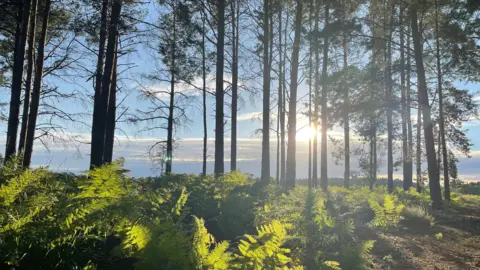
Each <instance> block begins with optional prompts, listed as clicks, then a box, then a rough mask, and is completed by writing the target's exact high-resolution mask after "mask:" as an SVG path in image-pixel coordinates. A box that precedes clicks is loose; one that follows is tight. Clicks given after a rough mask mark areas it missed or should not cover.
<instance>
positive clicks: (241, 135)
mask: <svg viewBox="0 0 480 270" xmlns="http://www.w3.org/2000/svg"><path fill="white" fill-rule="evenodd" d="M150 13H151V12H150ZM150 13H149V15H147V20H150V21H154V20H155V19H154V18H152V17H151V16H154V15H150ZM149 16H150V17H149ZM136 49H137V51H136V52H134V53H131V54H129V55H126V56H124V57H122V58H121V59H120V61H119V63H120V65H122V66H123V67H124V68H123V70H124V71H123V73H122V74H121V77H123V78H124V79H123V80H122V82H121V84H122V96H124V95H128V98H126V99H125V101H124V102H123V103H122V107H123V108H128V112H129V113H133V112H135V111H136V110H138V109H145V108H146V107H147V106H148V103H146V101H145V100H144V99H142V98H141V97H140V95H139V91H138V90H139V88H140V87H139V84H142V85H143V86H146V87H149V88H162V87H166V85H165V84H163V83H156V82H145V81H143V80H142V74H146V73H151V72H155V70H156V67H157V66H158V62H156V60H155V59H154V58H153V57H152V55H151V54H150V53H147V51H146V50H147V49H146V48H145V47H144V46H142V45H138V46H136ZM240 57H241V61H243V64H245V63H247V64H251V63H252V62H253V63H254V62H255V61H254V60H252V59H250V58H249V57H245V56H244V57H242V55H240ZM80 62H81V63H82V65H83V66H87V67H91V68H93V67H94V63H95V58H94V57H92V55H86V56H85V57H82V59H80ZM127 63H134V64H135V65H134V66H133V67H130V68H128V69H127V68H126V66H127ZM76 72H78V69H77V70H73V71H69V72H67V73H68V74H64V75H60V76H55V77H53V76H52V77H49V78H47V79H46V80H47V83H49V84H55V85H56V86H58V87H59V89H60V91H64V92H71V91H78V92H81V93H83V95H85V96H88V95H93V87H92V83H91V81H90V80H87V79H86V78H85V76H75V73H76ZM226 76H227V80H228V79H229V77H228V75H226ZM257 79H258V80H257V81H260V78H257ZM257 81H254V82H253V83H254V84H257V85H256V87H259V86H261V85H258V82H257ZM197 83H199V81H198V80H197ZM250 83H252V82H250ZM209 86H210V87H211V88H213V86H214V81H213V78H211V77H210V82H209ZM457 86H458V87H460V88H466V89H469V91H471V92H475V93H476V92H477V91H478V90H480V85H479V84H473V83H467V84H463V83H458V85H457ZM178 87H179V89H183V88H185V87H183V86H178ZM182 87H183V88H182ZM184 90H185V91H186V90H187V89H184ZM0 91H1V92H0V93H2V95H1V96H2V97H1V98H0V102H8V99H9V90H8V89H6V88H4V89H0ZM307 91H308V89H307V86H306V85H305V84H304V83H302V84H300V89H299V95H298V96H299V97H302V96H304V95H305V94H306V93H307ZM185 93H190V94H191V95H192V99H191V100H190V101H189V106H188V115H189V121H188V122H187V123H185V124H184V125H182V126H181V127H179V128H178V129H177V131H176V133H175V137H176V138H177V142H176V148H175V150H174V160H173V172H175V173H200V172H201V169H202V145H203V141H202V138H203V122H202V112H201V106H200V96H199V93H198V92H197V93H195V92H192V91H190V92H189V91H186V92H185ZM225 98H226V99H227V100H228V99H230V96H228V95H227V96H226V97H225ZM241 98H242V101H241V102H240V104H239V105H240V110H239V112H238V113H239V115H238V121H239V123H238V126H239V130H238V159H237V164H238V168H239V169H240V170H241V171H242V172H245V173H252V174H254V175H257V176H259V174H260V164H261V145H262V142H261V136H260V134H258V133H257V132H256V131H257V130H258V129H259V128H261V111H262V101H261V95H260V94H256V95H253V94H251V93H245V92H244V93H242V94H241ZM55 106H57V107H58V108H59V109H62V110H65V111H69V112H76V113H79V114H84V116H83V117H82V118H81V123H68V124H67V123H63V124H64V126H63V127H64V129H63V131H61V132H59V134H58V135H59V136H60V137H63V138H75V141H74V142H72V141H68V140H67V141H63V140H54V141H53V140H47V141H45V142H44V143H45V144H42V143H41V142H40V141H38V140H37V141H36V142H35V145H34V153H33V159H32V166H33V167H41V166H48V167H49V168H50V169H51V170H54V171H62V172H73V173H81V172H84V171H85V170H86V169H88V166H89V160H90V157H89V152H90V145H89V144H88V143H89V140H90V123H91V116H90V114H91V111H92V108H93V106H91V105H89V104H84V103H82V102H78V100H61V101H60V102H56V103H55ZM207 106H208V109H209V111H208V112H207V114H208V123H207V124H208V137H209V139H208V163H207V165H208V166H207V170H208V172H209V173H212V172H213V155H214V139H213V136H214V124H215V123H214V114H215V112H214V107H215V106H214V98H213V96H211V97H209V98H208V102H207ZM299 106H300V105H299ZM225 110H226V112H228V110H229V107H228V106H226V107H225ZM228 115H230V113H229V112H228V113H227V116H228ZM412 115H415V113H413V112H412ZM272 117H273V118H274V119H275V117H276V115H272ZM47 121H48V119H45V118H43V119H41V121H40V122H47ZM307 124H308V121H307V119H306V118H305V116H303V115H299V116H298V119H297V128H298V132H297V177H298V178H306V177H307V175H308V138H309V136H311V135H312V131H311V130H310V129H309V128H308V127H307ZM144 127H145V126H135V125H132V124H130V123H126V122H123V123H119V126H118V128H119V129H118V130H117V133H116V135H117V136H116V141H115V148H114V158H120V157H123V158H125V161H126V162H125V168H126V169H128V170H130V175H132V176H135V177H144V176H155V175H158V174H159V173H160V170H159V168H158V165H156V164H154V163H152V160H151V158H150V156H149V154H148V151H149V148H150V147H151V146H152V145H153V144H155V143H156V142H158V141H159V140H162V139H164V138H165V137H166V133H165V131H162V130H155V131H150V132H139V130H141V129H142V128H144ZM465 127H466V128H468V130H469V131H468V133H467V134H468V137H469V138H470V139H471V140H472V143H473V151H472V154H471V156H472V157H471V158H470V159H468V158H464V157H460V162H459V164H458V167H459V174H460V178H461V179H462V180H480V166H478V164H480V121H479V120H472V121H469V122H468V123H465ZM6 130H7V128H6V122H0V149H5V148H4V147H5V137H6ZM328 134H329V136H330V137H333V138H337V139H342V138H343V131H342V129H341V128H339V127H334V128H333V129H332V130H329V132H328ZM225 137H226V141H225V159H226V160H225V169H226V170H227V171H228V170H229V168H230V139H229V138H230V128H229V126H228V125H227V127H226V134H225ZM319 137H320V136H319ZM270 143H271V147H270V150H271V153H270V154H271V164H270V165H271V174H272V176H275V172H276V154H277V153H276V147H277V141H276V136H275V134H273V133H272V137H271V142H270ZM319 145H320V142H319ZM395 146H396V149H397V151H395V153H396V155H395V159H400V158H401V156H400V155H401V149H400V143H399V142H395ZM355 147H362V145H361V144H360V143H359V140H358V138H355V137H353V138H352V148H355ZM328 149H329V155H328V156H329V160H328V165H329V166H328V174H329V176H330V177H342V176H343V163H342V161H338V162H336V161H335V160H334V158H333V157H332V155H331V154H332V152H333V151H334V146H333V144H332V143H331V142H330V141H329V143H328ZM2 151H3V150H2ZM385 157H386V153H385V149H380V160H381V161H380V164H379V175H384V174H386V162H385V160H386V159H385ZM319 162H320V160H319ZM319 164H320V163H319ZM351 164H352V174H353V175H361V174H362V171H361V170H360V169H359V168H358V157H355V156H354V157H352V161H351ZM425 169H426V168H425V165H424V168H423V170H424V171H426V170H425ZM395 176H396V177H398V178H400V177H401V168H400V167H399V168H396V171H395Z"/></svg>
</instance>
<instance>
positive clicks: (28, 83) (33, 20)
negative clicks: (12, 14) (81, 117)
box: [18, 0, 38, 153]
mask: <svg viewBox="0 0 480 270" xmlns="http://www.w3.org/2000/svg"><path fill="white" fill-rule="evenodd" d="M37 2H38V1H37V0H33V2H32V11H31V14H30V26H29V29H28V51H27V77H26V79H25V97H24V100H23V114H22V126H21V128H20V140H19V142H18V152H19V153H22V152H23V150H24V148H25V141H26V139H27V138H26V137H27V123H28V111H29V108H30V95H31V90H32V89H31V88H32V77H33V65H34V63H33V62H34V54H35V32H36V24H37V6H38V3H37Z"/></svg>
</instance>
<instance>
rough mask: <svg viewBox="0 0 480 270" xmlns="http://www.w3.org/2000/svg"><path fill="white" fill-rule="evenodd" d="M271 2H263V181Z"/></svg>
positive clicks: (264, 173)
mask: <svg viewBox="0 0 480 270" xmlns="http://www.w3.org/2000/svg"><path fill="white" fill-rule="evenodd" d="M269 19H270V1H269V0H264V1H263V41H262V43H263V44H262V45H263V113H262V117H263V120H262V123H263V125H262V172H261V180H262V181H264V182H268V181H269V180H270V61H269V39H270V33H269V32H270V25H269Z"/></svg>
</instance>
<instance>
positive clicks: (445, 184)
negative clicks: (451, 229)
mask: <svg viewBox="0 0 480 270" xmlns="http://www.w3.org/2000/svg"><path fill="white" fill-rule="evenodd" d="M438 9H439V7H438V0H435V35H436V51H437V53H436V58H437V80H438V82H437V87H438V110H439V112H440V119H439V122H440V124H439V133H440V144H439V147H440V146H441V148H442V157H443V188H444V197H445V200H447V201H450V177H449V174H448V152H447V151H448V150H447V142H446V139H445V116H444V112H443V89H442V66H441V62H440V35H439V31H440V30H439V27H438V16H439V14H438ZM439 157H440V156H439Z"/></svg>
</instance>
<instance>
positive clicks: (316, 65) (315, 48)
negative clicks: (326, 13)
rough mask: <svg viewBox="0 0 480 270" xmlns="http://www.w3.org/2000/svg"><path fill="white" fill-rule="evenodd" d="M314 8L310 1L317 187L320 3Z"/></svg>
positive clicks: (314, 176)
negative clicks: (313, 14) (312, 13)
mask: <svg viewBox="0 0 480 270" xmlns="http://www.w3.org/2000/svg"><path fill="white" fill-rule="evenodd" d="M315 3H316V4H315V6H313V1H312V7H311V9H312V11H311V12H313V10H315V23H314V26H313V32H314V38H313V41H314V44H315V45H314V46H313V51H314V52H315V63H314V64H313V63H312V64H313V66H312V68H314V69H315V72H314V73H315V83H314V99H313V100H314V104H313V130H314V133H313V175H312V184H313V186H315V187H316V186H318V173H317V171H318V107H319V106H318V99H319V94H320V92H319V87H320V72H319V70H320V44H319V43H320V41H319V38H318V35H319V32H320V28H319V26H318V24H319V23H318V21H319V17H320V3H318V1H316V2H315Z"/></svg>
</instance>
